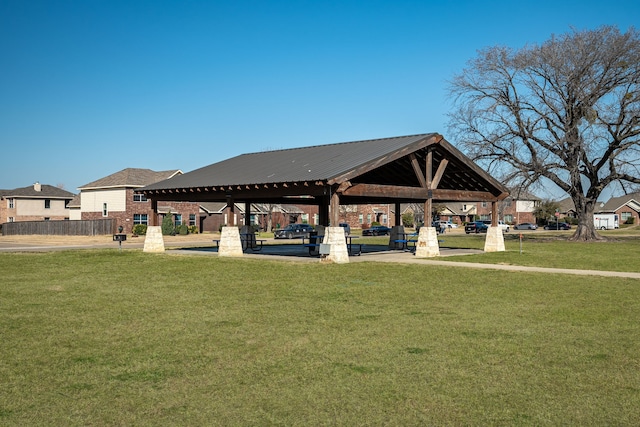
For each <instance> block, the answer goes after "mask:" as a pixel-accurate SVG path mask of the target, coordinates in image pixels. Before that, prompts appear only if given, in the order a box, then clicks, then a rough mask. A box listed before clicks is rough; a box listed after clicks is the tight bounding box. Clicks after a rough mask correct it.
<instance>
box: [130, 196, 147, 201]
mask: <svg viewBox="0 0 640 427" xmlns="http://www.w3.org/2000/svg"><path fill="white" fill-rule="evenodd" d="M133 201H134V202H146V201H147V196H145V195H144V194H134V195H133Z"/></svg>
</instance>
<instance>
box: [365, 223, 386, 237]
mask: <svg viewBox="0 0 640 427" xmlns="http://www.w3.org/2000/svg"><path fill="white" fill-rule="evenodd" d="M390 232H391V229H390V228H389V227H387V226H384V225H374V226H372V227H369V228H366V229H364V230H362V235H363V236H387V235H389V233H390Z"/></svg>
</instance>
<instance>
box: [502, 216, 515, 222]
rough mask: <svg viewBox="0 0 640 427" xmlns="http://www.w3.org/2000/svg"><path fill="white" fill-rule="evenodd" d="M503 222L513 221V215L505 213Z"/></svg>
mask: <svg viewBox="0 0 640 427" xmlns="http://www.w3.org/2000/svg"><path fill="white" fill-rule="evenodd" d="M504 222H513V215H505V216H504Z"/></svg>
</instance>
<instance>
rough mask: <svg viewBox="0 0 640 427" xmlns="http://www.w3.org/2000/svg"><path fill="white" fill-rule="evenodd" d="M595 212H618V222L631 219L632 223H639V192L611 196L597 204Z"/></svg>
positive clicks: (622, 222) (623, 222) (621, 222)
mask: <svg viewBox="0 0 640 427" xmlns="http://www.w3.org/2000/svg"><path fill="white" fill-rule="evenodd" d="M596 213H615V214H618V218H620V224H625V223H627V222H631V221H633V222H632V223H633V224H640V193H631V194H626V195H624V196H620V197H612V198H611V199H609V201H608V202H606V203H602V204H600V205H598V206H597V207H596Z"/></svg>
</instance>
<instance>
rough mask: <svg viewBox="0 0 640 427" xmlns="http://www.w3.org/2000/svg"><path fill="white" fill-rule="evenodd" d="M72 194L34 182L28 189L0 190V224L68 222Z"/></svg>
mask: <svg viewBox="0 0 640 427" xmlns="http://www.w3.org/2000/svg"><path fill="white" fill-rule="evenodd" d="M73 197H74V194H73V193H70V192H69V191H67V190H63V189H62V188H58V187H54V186H52V185H46V184H40V183H39V182H36V183H35V184H33V185H30V186H29V187H22V188H16V189H14V190H0V223H4V222H19V221H49V220H51V221H56V220H68V219H69V215H70V210H69V206H68V205H69V202H71V200H72V199H73Z"/></svg>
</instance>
